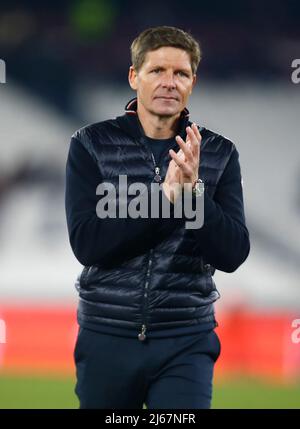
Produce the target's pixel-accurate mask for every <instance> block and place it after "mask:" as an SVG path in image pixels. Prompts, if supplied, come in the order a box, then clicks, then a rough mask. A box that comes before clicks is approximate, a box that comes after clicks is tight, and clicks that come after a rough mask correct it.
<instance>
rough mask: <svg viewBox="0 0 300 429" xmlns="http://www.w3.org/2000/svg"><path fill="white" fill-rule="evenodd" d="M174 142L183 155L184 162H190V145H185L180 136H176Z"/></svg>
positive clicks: (191, 154)
mask: <svg viewBox="0 0 300 429" xmlns="http://www.w3.org/2000/svg"><path fill="white" fill-rule="evenodd" d="M176 141H177V143H178V145H179V146H180V148H181V150H182V152H183V153H184V155H185V160H186V161H190V162H192V161H193V159H194V155H193V153H192V151H191V146H190V143H185V141H184V140H183V139H182V138H181V137H180V136H176Z"/></svg>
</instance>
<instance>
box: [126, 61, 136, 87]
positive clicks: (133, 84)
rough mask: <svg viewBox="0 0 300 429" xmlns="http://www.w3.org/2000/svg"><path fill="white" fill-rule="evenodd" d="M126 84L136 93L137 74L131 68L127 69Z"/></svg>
mask: <svg viewBox="0 0 300 429" xmlns="http://www.w3.org/2000/svg"><path fill="white" fill-rule="evenodd" d="M128 82H129V85H130V87H131V89H133V90H134V91H136V90H137V72H136V71H135V69H134V67H133V66H130V67H129V73H128Z"/></svg>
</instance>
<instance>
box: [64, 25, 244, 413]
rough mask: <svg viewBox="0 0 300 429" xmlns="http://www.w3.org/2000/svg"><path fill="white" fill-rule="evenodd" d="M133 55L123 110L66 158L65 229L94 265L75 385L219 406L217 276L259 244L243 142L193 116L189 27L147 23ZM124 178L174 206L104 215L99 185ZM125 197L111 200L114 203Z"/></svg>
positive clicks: (87, 279)
mask: <svg viewBox="0 0 300 429" xmlns="http://www.w3.org/2000/svg"><path fill="white" fill-rule="evenodd" d="M131 54H132V66H131V67H130V69H129V83H130V86H131V88H132V89H133V90H134V91H136V93H137V98H135V99H133V100H131V101H130V102H129V103H128V104H127V106H126V112H125V114H124V115H123V116H119V117H117V118H116V119H114V120H107V121H103V122H99V123H96V124H92V125H88V126H86V127H83V128H81V129H80V130H78V131H77V132H76V133H75V134H74V135H73V136H72V140H71V145H70V151H69V156H68V161H67V170H66V213H67V224H68V231H69V237H70V243H71V246H72V249H73V252H74V254H75V256H76V257H77V259H78V260H79V261H80V262H81V263H82V264H83V265H84V268H83V271H82V273H81V274H80V276H79V278H78V281H77V284H76V286H77V289H78V291H79V297H80V298H79V307H78V322H79V325H80V329H79V333H78V338H77V342H76V347H75V363H76V371H77V384H76V394H77V395H78V397H79V400H80V407H81V408H142V407H143V404H146V405H147V407H148V408H152V409H155V408H209V407H210V404H211V398H212V379H213V368H214V364H215V362H216V360H217V359H218V357H219V354H220V341H219V339H218V336H217V334H216V333H215V331H214V328H215V327H216V326H217V322H216V320H215V316H214V306H213V303H214V301H216V300H217V299H218V298H219V293H218V291H217V289H216V286H215V283H214V281H213V278H212V276H213V274H214V272H215V269H218V270H221V271H225V272H233V271H235V270H236V269H237V268H238V267H239V266H240V265H241V264H242V263H243V262H244V261H245V259H246V258H247V255H248V253H249V248H250V244H249V234H248V230H247V228H246V225H245V217H244V207H243V194H242V186H241V172H240V166H239V160H238V152H237V149H236V147H235V145H234V144H233V143H232V142H230V141H229V140H228V139H226V138H224V137H222V136H220V135H217V134H215V133H214V132H212V131H209V130H208V129H206V128H204V127H200V128H198V127H197V126H196V125H195V124H194V123H193V124H192V123H191V122H189V120H188V110H187V108H186V106H187V104H188V98H189V96H190V94H191V92H192V89H193V87H194V85H195V82H196V71H197V67H198V64H199V61H200V48H199V45H198V43H197V42H196V40H195V39H194V38H193V37H192V36H191V35H189V34H187V33H186V32H184V31H182V30H180V29H177V28H174V27H166V26H164V27H157V28H150V29H148V30H145V31H144V32H143V33H141V34H140V35H139V36H138V37H137V38H136V39H135V40H134V42H133V43H132V46H131ZM200 144H201V147H200ZM121 176H122V177H123V178H124V177H126V179H127V183H128V185H130V186H131V185H132V184H134V183H136V182H139V183H143V184H144V186H145V188H146V191H147V192H146V193H145V192H144V194H147V195H148V197H147V198H148V199H147V201H148V202H151V199H152V197H154V196H155V195H156V197H157V196H158V198H159V203H160V207H161V206H163V204H164V203H165V202H166V201H167V202H168V203H169V206H170V216H169V217H165V216H164V213H163V212H162V210H161V209H159V213H158V216H156V217H154V216H148V217H147V216H146V217H145V216H144V217H143V216H140V217H134V216H132V217H130V216H128V215H127V216H123V217H122V216H117V217H116V216H107V217H105V216H101V213H100V212H101V210H98V209H99V204H101V201H102V200H103V199H105V196H103V199H101V198H99V195H100V194H101V192H102V191H101V189H100V188H99V185H100V186H102V184H103V183H108V184H110V185H111V186H112V187H116V188H117V187H118V183H119V179H120V177H121ZM154 183H157V184H160V185H161V186H159V190H157V188H156V189H155V190H153V189H152V188H151V185H153V184H154ZM203 184H204V193H203ZM142 193H143V192H142ZM184 193H186V195H189V196H190V197H191V201H192V203H193V207H194V206H195V202H198V201H200V199H201V200H202V201H203V203H204V222H203V226H202V227H201V228H189V229H188V228H186V220H187V219H186V216H185V215H184V213H185V212H184V210H182V211H181V214H182V216H181V217H177V216H176V215H175V208H176V206H177V203H178V201H183V200H182V197H183V194H184ZM120 195H121V192H120V190H119V193H117V194H116V199H115V201H113V200H110V201H109V199H108V200H107V205H108V206H109V207H110V214H112V213H113V212H114V210H113V209H114V208H115V207H116V206H118V207H119V206H121V197H120ZM129 199H130V198H129ZM112 201H113V204H112V205H110V203H111V202H112ZM132 201H133V200H132V199H131V200H130V201H129V203H128V205H130V204H131V203H132ZM196 206H197V204H196ZM101 207H102V209H103V206H101ZM198 207H199V205H198ZM183 212H184V213H183ZM147 213H148V214H149V213H150V210H148V212H147ZM150 214H151V213H150Z"/></svg>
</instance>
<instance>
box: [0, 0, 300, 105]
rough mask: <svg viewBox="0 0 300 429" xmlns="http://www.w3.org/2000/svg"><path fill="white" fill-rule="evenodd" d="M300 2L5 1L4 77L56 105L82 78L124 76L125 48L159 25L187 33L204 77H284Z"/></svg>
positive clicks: (299, 40) (295, 45) (0, 28)
mask: <svg viewBox="0 0 300 429" xmlns="http://www.w3.org/2000/svg"><path fill="white" fill-rule="evenodd" d="M299 17H300V2H299V1H297V0H286V1H282V0H265V1H263V2H259V1H257V0H244V1H243V2H240V1H238V0H230V1H227V2H222V1H216V0H203V1H201V2H199V1H196V0H189V1H187V2H182V1H180V0H165V1H163V2H162V1H161V0H151V1H149V2H141V1H138V0H127V1H126V0H73V1H65V0H60V1H58V0H52V1H49V0H47V1H43V2H39V1H25V2H21V1H14V0H2V1H1V10H0V58H1V57H3V58H4V59H5V60H6V62H7V68H8V75H9V76H11V77H12V78H14V79H16V80H18V81H21V82H23V83H24V84H25V85H26V86H29V87H31V88H32V89H33V90H35V91H36V92H37V93H39V94H41V95H42V96H43V97H46V98H47V100H49V101H50V102H54V103H55V104H56V105H58V106H59V107H61V108H63V109H65V110H68V109H70V110H71V100H70V94H71V93H72V90H73V87H74V85H76V84H78V83H80V81H82V80H90V81H92V82H93V81H98V80H99V79H101V80H108V81H114V82H115V81H118V82H120V83H126V82H127V69H128V66H129V65H130V54H129V46H130V44H131V42H132V40H133V39H134V38H135V37H136V36H137V34H138V33H139V32H140V31H142V30H143V29H145V28H148V27H152V26H156V25H174V26H178V27H180V28H183V29H184V30H187V31H190V32H191V33H192V34H193V35H194V36H195V37H196V38H197V39H198V40H199V41H200V44H201V45H202V48H203V61H202V64H201V76H202V77H204V78H208V79H218V80H232V79H236V78H239V79H254V80H257V79H259V80H263V81H269V80H274V79H286V76H288V75H289V74H290V68H289V66H290V63H291V60H292V59H293V58H297V55H298V56H299V45H300V26H299Z"/></svg>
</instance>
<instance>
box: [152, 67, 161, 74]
mask: <svg viewBox="0 0 300 429" xmlns="http://www.w3.org/2000/svg"><path fill="white" fill-rule="evenodd" d="M160 71H161V69H160V68H156V69H153V70H152V71H151V73H156V74H157V73H159V72H160Z"/></svg>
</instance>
